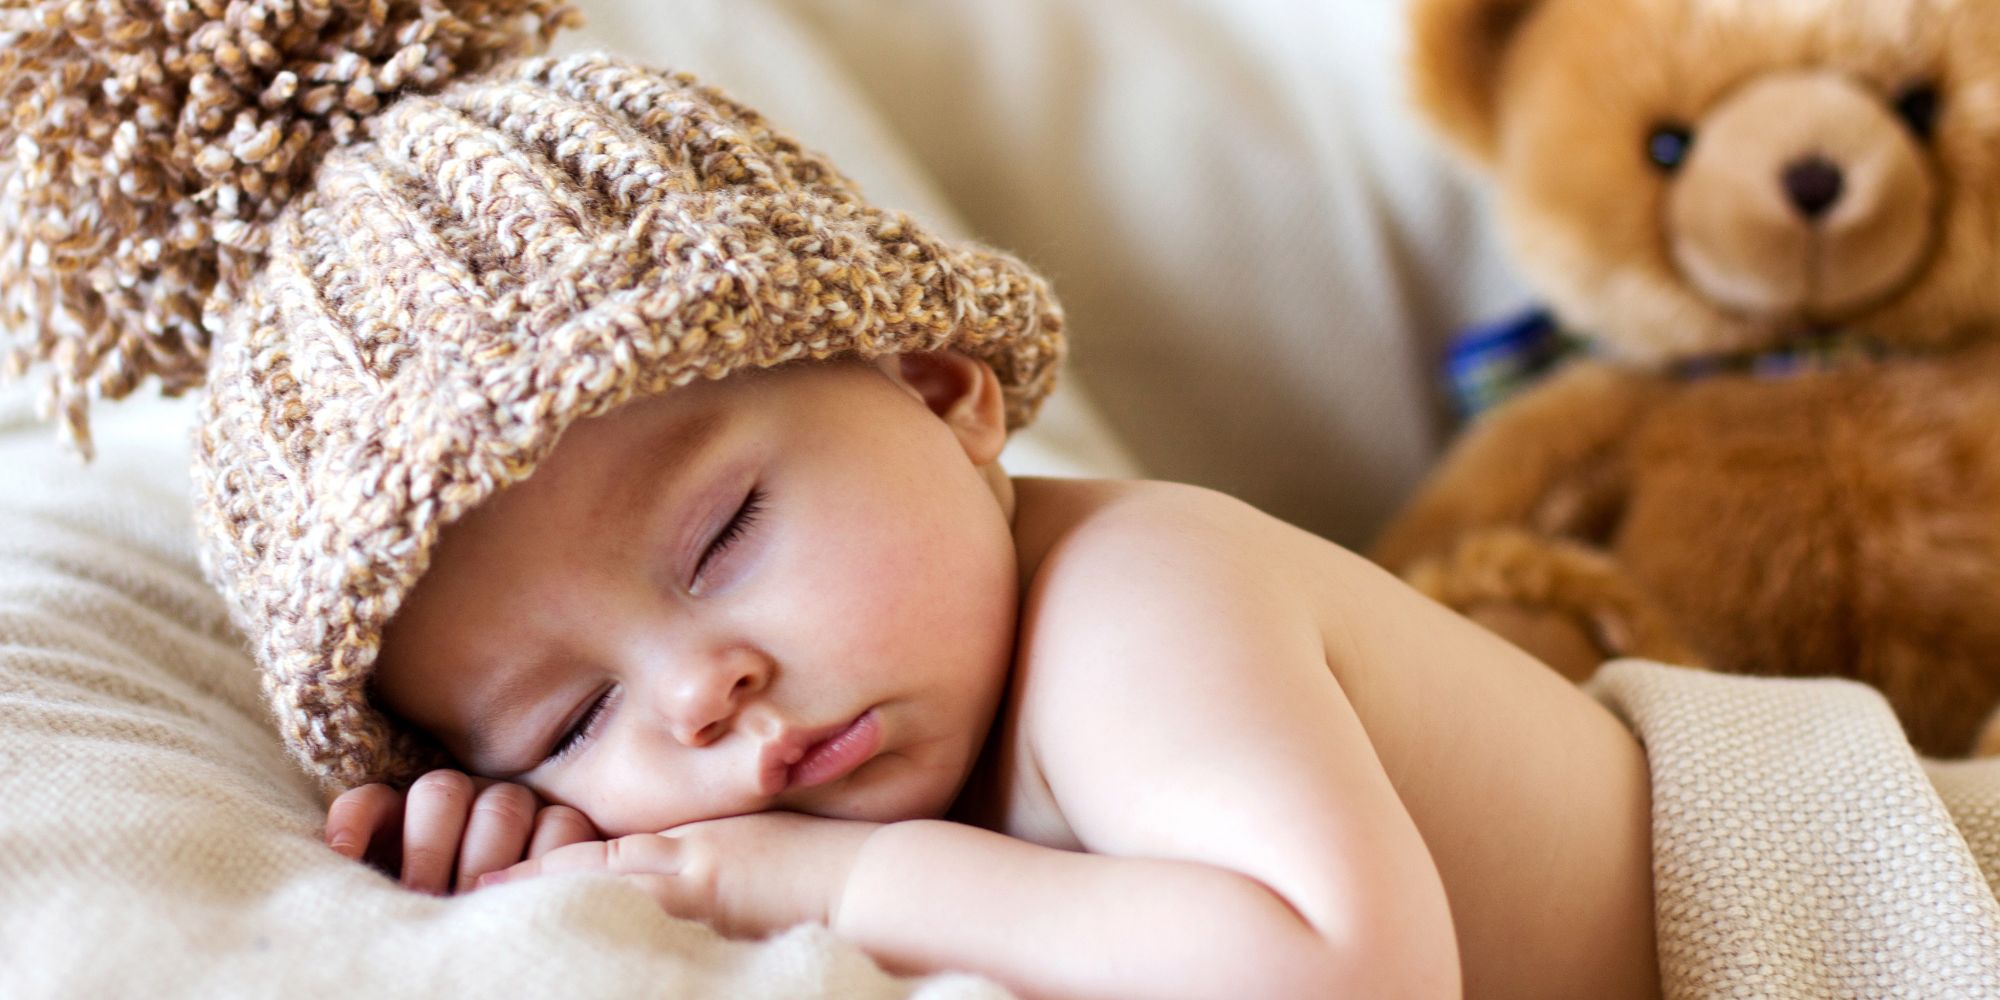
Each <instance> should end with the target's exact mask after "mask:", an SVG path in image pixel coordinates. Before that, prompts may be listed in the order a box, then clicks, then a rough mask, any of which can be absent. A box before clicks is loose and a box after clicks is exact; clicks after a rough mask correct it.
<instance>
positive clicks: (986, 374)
mask: <svg viewBox="0 0 2000 1000" xmlns="http://www.w3.org/2000/svg"><path fill="white" fill-rule="evenodd" d="M881 366H882V371H883V372H884V373H885V374H887V375H888V376H889V378H890V379H892V380H894V381H895V382H897V383H898V384H900V385H901V386H903V388H905V389H907V390H908V391H909V393H910V394H911V395H913V396H915V397H917V398H918V399H920V400H922V401H923V403H924V405H925V406H928V407H930V411H931V412H932V413H935V414H937V416H938V419H940V420H943V421H944V422H945V425H946V426H948V427H950V428H951V431H952V433H953V434H956V435H958V439H959V443H960V444H962V445H964V447H965V453H966V455H967V456H969V457H970V458H971V459H972V461H973V464H975V465H985V464H987V463H988V462H991V461H993V460H994V459H996V458H999V457H1000V449H1001V448H1002V447H1005V446H1006V444H1007V401H1006V399H1005V398H1003V397H1002V395H1001V392H1000V379H999V377H998V376H996V375H994V374H993V368H992V366H990V365H988V364H987V363H986V362H984V361H980V360H978V359H977V358H970V357H967V356H965V355H963V354H960V353H958V352H957V351H925V352H921V353H915V354H898V355H895V356H893V357H887V358H883V359H882V361H881Z"/></svg>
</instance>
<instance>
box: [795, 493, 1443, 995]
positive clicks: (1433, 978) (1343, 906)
mask: <svg viewBox="0 0 2000 1000" xmlns="http://www.w3.org/2000/svg"><path fill="white" fill-rule="evenodd" d="M1161 496H1162V494H1161V493H1159V492H1158V491H1148V492H1146V493H1144V494H1141V495H1139V496H1138V498H1137V499H1134V500H1127V501H1114V502H1113V504H1112V505H1111V507H1109V508H1107V509H1106V510H1104V511H1101V512H1099V513H1098V514H1095V515H1093V516H1092V517H1091V518H1090V519H1089V520H1088V521H1087V522H1086V523H1084V524H1082V525H1080V526H1078V527H1077V528H1075V529H1074V530H1073V531H1071V532H1070V533H1069V535H1068V537H1067V538H1066V539H1065V540H1064V541H1063V542H1061V543H1059V544H1058V546H1057V547H1056V548H1055V549H1054V550H1053V551H1051V552H1050V554H1049V555H1048V556H1047V557H1046V559H1045V561H1044V563H1043V566H1042V569H1041V571H1040V572H1039V573H1038V574H1037V578H1036V582H1035V584H1034V586H1033V587H1032V588H1031V589H1030V592H1029V595H1028V599H1027V602H1026V605H1025V606H1024V609H1023V612H1024V615H1025V616H1026V617H1025V618H1024V620H1023V624H1022V646H1021V649H1020V661H1019V664H1020V665H1019V669H1020V670H1023V671H1026V672H1027V673H1025V674H1024V675H1023V676H1022V678H1021V679H1020V680H1021V686H1020V689H1019V690H1020V691H1021V697H1022V702H1021V707H1020V711H1021V712H1022V713H1023V714H1022V720H1021V725H1022V727H1023V732H1024V734H1025V737H1026V739H1028V740H1029V741H1030V744H1031V746H1032V752H1033V754H1034V758H1035V760H1036V762H1037V764H1038V765H1039V768H1040V771H1041V774H1042V776H1043V777H1044V778H1045V779H1046V781H1047V783H1048V786H1049V788H1050V790H1051V792H1052V793H1053V795H1054V797H1055V799H1056V800H1057V802H1058V803H1059V805H1060V808H1061V810H1062V813H1063V816H1064V818H1065V819H1066V821H1067V823H1068V824H1069V826H1070V828H1071V830H1072V831H1073V832H1074V833H1075V835H1076V836H1077V838H1078V839H1079V840H1080V841H1081V843H1082V844H1083V845H1084V846H1085V848H1086V849H1087V850H1088V851H1089V852H1090V853H1088V854H1083V853H1074V852H1065V851H1059V850H1053V849H1049V848H1044V847H1038V846H1035V845H1032V844H1028V843H1024V842H1020V841H1015V840H1010V839H1008V838H1006V837H1002V836H1000V835H998V834H995V833H991V832H987V831H983V830H979V829H974V828H971V827H965V826H959V825H954V824H949V823H942V822H917V823H902V824H895V825H892V826H889V827H885V828H883V829H882V830H880V831H878V832H877V833H876V834H875V835H874V836H873V837H871V838H870V839H869V841H868V842H867V843H866V845H865V846H864V847H863V849H862V852H861V854H860V856H859V858H858V860H857V862H856V864H855V867H854V870H853V872H852V874H851V876H850V877H849V880H848V882H847V886H846V891H845V894H844V896H843V898H842V900H841V903H840V908H839V910H838V911H837V914H836V917H835V923H834V926H835V929H836V930H837V931H839V932H840V933H841V934H843V935H844V936H847V937H850V938H852V939H853V940H855V941H857V942H858V943H860V944H861V945H862V946H863V947H864V948H866V949H867V950H868V951H870V952H871V953H872V954H874V955H875V956H876V957H877V958H878V959H880V960H882V961H884V962H885V963H886V964H888V965H890V966H892V967H896V968H902V969H913V970H914V969H924V970H931V969H941V968H970V969H974V970H977V971H980V972H984V973H987V974H989V975H992V976H993V977H995V978H996V979H999V980H1000V981H1002V982H1004V983H1006V984H1007V985H1008V986H1010V987H1012V988H1014V989H1016V990H1019V991H1020V992H1022V993H1023V994H1024V995H1031V996H1123V997H1137V996H1196V997H1215V996H1246V997H1247V996H1441V997H1442V996H1457V995H1458V994H1459V990H1460V979H1459V969H1458V963H1457V952H1456V944H1455V940H1454V936H1453V929H1452V924H1451V916H1450V911H1449V908H1448V906H1447V903H1446V899H1445V894H1444V888H1443V885H1442V882H1441V880H1440V878H1439V875H1438V873H1437V870H1436V868H1435V866H1434V865H1433V864H1432V862H1431V859H1430V856H1429V854H1428V853H1427V851H1426V849H1425V845H1424V842H1423V839H1422V837H1421V835H1420V834H1419V833H1418V830H1417V827H1416V825H1415V824H1414V822H1413V821H1412V819H1411V818H1410V815H1409V813H1408V812H1407V811H1406V810H1405V808H1404V806H1403V804H1402V802H1401V800H1400V799H1399V798H1398V796H1397V793H1396V791H1395V789H1394V788H1393V787H1392V785H1391V784H1390V781H1389V778H1388V776H1387V775H1386V773H1385V772H1384V770H1383V767H1382V765H1381V763H1380V762H1379V761H1378V760H1377V757H1376V754H1375V751H1374V748H1373V747H1372V746H1371V745H1370V741H1369V738H1368V734H1367V733H1366V732H1364V731H1363V729H1362V727H1361V724H1360V721H1359V719H1358V718H1357V716H1356V714H1355V711H1354V709H1353V708H1352V707H1351V706H1350V705H1349V703H1348V701H1347V699H1346V697H1345V696H1344V694H1343V693H1342V691H1341V688H1340V686H1339V684H1338V683H1337V682H1336V680H1335V679H1334V677H1333V675H1332V674H1331V673H1330V672H1329V670H1328V668H1327V662H1326V654H1325V651H1324V647H1323V645H1322V641H1321V637H1320V633H1319V630H1318V628H1317V627H1316V625H1315V620H1314V616H1313V612H1312V608H1311V606H1310V603H1309V601H1308V598H1307V596H1306V595H1303V594H1300V593H1298V592H1296V591H1295V590H1292V589H1288V588H1287V586H1286V584H1285V583H1284V582H1283V577H1282V575H1279V574H1274V573H1271V572H1269V571H1268V569H1269V568H1268V567H1267V566H1264V565H1262V563H1261V561H1260V559H1261V557H1260V556H1259V555H1258V554H1257V550H1258V549H1259V548H1260V547H1262V546H1261V545H1260V544H1253V541H1254V540H1253V539H1250V538H1247V537H1239V531H1238V527H1239V524H1240V523H1241V518H1242V516H1243V515H1241V514H1239V513H1238V512H1237V511H1236V510H1235V509H1232V508H1229V507H1228V506H1227V505H1226V503H1218V502H1215V501H1211V500H1209V499H1206V496H1205V495H1203V496H1202V497H1201V498H1199V499H1194V500H1190V494H1189V493H1187V492H1184V491H1173V492H1171V493H1169V494H1166V495H1165V500H1164V502H1162V500H1161ZM1133 504H1137V505H1138V506H1137V508H1136V509H1135V508H1133V507H1132V506H1131V505H1133ZM1121 508H1122V509H1121Z"/></svg>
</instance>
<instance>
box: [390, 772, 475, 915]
mask: <svg viewBox="0 0 2000 1000" xmlns="http://www.w3.org/2000/svg"><path fill="white" fill-rule="evenodd" d="M471 810H472V779H471V778H468V777H466V776H465V775H463V774H460V773H459V772H457V771H446V770H440V771H432V772H430V773H428V774H425V775H424V776H423V777H421V778H418V779H417V781H416V783H415V784H413V785H411V786H410V794H409V797H408V800H407V801H405V802H404V804H403V885H404V886H406V887H408V888H411V889H415V890H416V891H418V892H428V893H430V894H432V895H436V896H441V895H443V894H444V892H445V890H446V889H447V888H449V887H450V886H451V868H452V863H453V862H454V861H456V860H457V858H458V844H459V838H460V837H462V836H464V834H465V821H466V814H467V813H469V812H471Z"/></svg>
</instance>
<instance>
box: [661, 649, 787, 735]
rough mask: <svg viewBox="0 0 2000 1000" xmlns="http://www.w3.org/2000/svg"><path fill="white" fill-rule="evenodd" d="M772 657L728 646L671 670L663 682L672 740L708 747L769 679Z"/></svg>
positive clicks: (725, 730)
mask: <svg viewBox="0 0 2000 1000" xmlns="http://www.w3.org/2000/svg"><path fill="white" fill-rule="evenodd" d="M771 673H772V666H771V661H770V660H769V659H768V658H767V657H765V656H764V654H763V653H761V652H758V651H757V650H755V649H750V648H747V647H742V646H732V647H730V648H728V649H724V650H721V651H718V652H715V653H711V654H708V655H706V656H704V657H702V659H701V662H698V663H692V664H687V665H685V666H684V667H682V668H681V669H678V670H676V671H675V676H673V677H672V678H671V679H670V680H669V681H668V683H667V684H666V695H667V704H666V705H665V706H664V707H665V709H666V712H667V715H668V720H669V725H670V726H671V727H672V730H673V736H674V739H675V740H677V741H679V742H680V743H681V744H683V745H685V746H690V747H699V746H707V745H708V744H710V743H713V742H715V741H716V740H718V739H721V738H722V736H723V735H724V734H725V733H727V732H729V727H730V724H731V723H732V722H733V721H734V720H735V718H736V714H737V712H738V711H740V710H741V709H742V708H743V706H744V705H745V704H746V703H748V702H749V700H750V699H751V698H754V697H756V696H757V694H758V693H759V692H761V691H763V690H764V687H765V685H767V684H769V683H770V679H771Z"/></svg>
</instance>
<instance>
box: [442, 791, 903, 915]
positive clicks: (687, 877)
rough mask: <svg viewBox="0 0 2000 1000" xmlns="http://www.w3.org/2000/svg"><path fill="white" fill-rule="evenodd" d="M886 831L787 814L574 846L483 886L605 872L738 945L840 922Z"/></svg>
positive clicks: (736, 818) (725, 820)
mask: <svg viewBox="0 0 2000 1000" xmlns="http://www.w3.org/2000/svg"><path fill="white" fill-rule="evenodd" d="M881 826H882V825H881V824H879V823H862V822H856V821H852V820H837V819H823V818H821V817H818V816H804V815H800V814H798V813H786V812H767V813H752V814H750V815H746V816H729V817H725V818H723V819H712V820H704V821H703V822H700V823H688V824H685V825H683V826H677V827H674V828H673V829H671V830H668V831H666V832H664V833H657V834H655V833H641V834H634V835H632V836H629V837H619V838H618V839H616V840H599V841H592V842H590V843H579V844H574V845H571V846H568V847H564V848H561V849H559V850H554V851H550V852H548V853H547V854H545V855H540V856H538V857H537V858H535V859H533V860H528V861H523V862H521V863H520V864H517V865H515V866H513V867H511V868H508V869H506V870H505V871H501V872H495V873H494V874H492V875H488V876H486V877H485V878H483V879H480V880H479V884H480V886H481V887H482V888H483V887H485V886H490V885H494V884H496V883H499V882H506V881H511V880H514V879H520V878H527V877H531V876H534V875H557V874H567V873H572V872H607V873H610V874H613V875H618V876H622V877H623V878H624V879H625V880H626V881H628V882H631V883H632V884H634V885H636V886H638V887H639V888H641V889H644V890H645V891H646V892H647V893H648V894H650V895H651V896H652V897H653V898H654V899H656V900H658V901H659V903H660V906H661V907H662V908H664V909H665V910H666V911H667V912H668V913H671V914H673V915H674V916H677V917H688V918H691V919H695V920H700V921H703V922H705V923H707V924H709V925H710V926H713V927H714V928H715V929H716V930H718V931H721V932H722V933H723V934H726V935H728V936H730V937H762V936H764V935H767V934H771V933H774V932H777V931H780V930H783V929H785V928H787V927H790V926H792V925H793V924H798V923H804V922H807V921H814V922H818V923H821V924H830V923H832V920H833V914H834V912H835V911H836V910H838V909H839V907H840V894H841V890H842V889H843V888H845V887H846V885H847V875H848V872H850V871H852V870H853V868H854V861H855V858H856V857H857V856H859V855H860V853H861V845H862V843H863V842H864V841H866V840H867V839H868V837H869V835H870V834H872V833H874V832H875V831H876V830H879V829H881Z"/></svg>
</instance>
